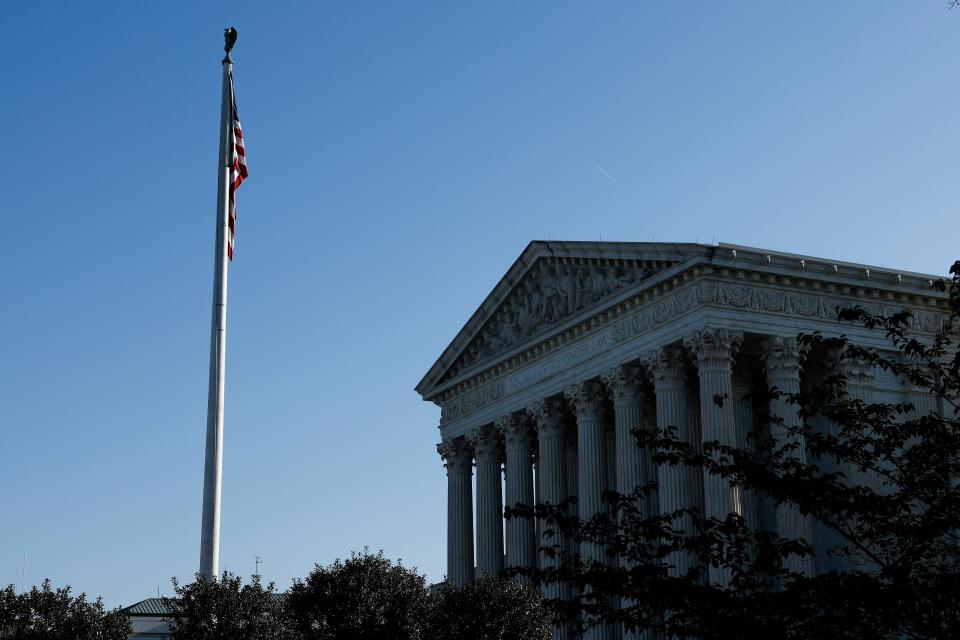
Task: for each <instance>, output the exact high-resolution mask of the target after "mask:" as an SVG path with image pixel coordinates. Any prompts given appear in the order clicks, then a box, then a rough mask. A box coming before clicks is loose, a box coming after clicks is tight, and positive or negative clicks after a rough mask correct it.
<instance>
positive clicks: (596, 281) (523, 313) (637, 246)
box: [417, 241, 708, 395]
mask: <svg viewBox="0 0 960 640" xmlns="http://www.w3.org/2000/svg"><path fill="white" fill-rule="evenodd" d="M707 249H708V247H705V246H703V245H696V244H672V243H670V244H668V243H652V242H651V243H646V242H637V243H629V242H628V243H625V242H543V241H535V242H531V243H530V244H529V245H528V246H527V248H526V250H524V252H523V253H522V254H521V255H520V257H519V258H518V259H517V261H516V262H514V264H513V266H512V267H511V268H510V269H509V270H508V271H507V273H506V275H504V277H503V278H502V279H501V280H500V282H499V283H498V284H497V286H496V287H495V288H494V290H493V291H492V292H491V293H490V294H489V295H488V296H487V298H486V300H484V302H483V304H481V305H480V308H479V309H477V311H476V313H474V314H473V316H472V317H471V318H470V320H469V321H468V322H467V324H466V325H464V327H463V329H461V331H460V332H459V333H458V334H457V336H456V338H454V340H453V342H451V343H450V346H448V347H447V349H446V350H445V351H444V353H443V355H441V356H440V358H439V359H438V360H437V362H436V363H435V364H434V365H433V367H432V368H431V369H430V371H429V372H428V373H427V375H426V376H425V377H424V379H423V380H422V381H421V382H420V384H419V385H417V391H418V392H420V393H421V394H424V395H426V394H428V393H429V391H430V390H431V389H433V388H435V387H438V386H441V385H444V384H445V383H446V382H448V381H450V380H453V379H455V378H458V377H460V376H461V375H463V374H466V373H469V372H471V371H474V370H476V369H478V368H482V367H484V366H487V365H490V364H493V363H495V362H497V361H498V360H499V359H500V358H502V357H503V356H505V355H507V354H509V353H511V352H513V351H515V350H517V349H520V348H523V347H524V346H525V345H528V344H529V343H531V342H536V341H538V340H542V339H543V338H545V337H547V336H549V335H550V334H551V333H552V332H553V331H555V330H557V329H558V328H561V327H563V326H565V325H566V324H567V323H568V322H569V321H572V320H575V319H576V318H578V317H580V316H581V315H586V314H589V313H591V310H595V309H600V308H603V307H604V306H606V305H607V304H608V303H609V302H610V301H612V300H614V299H616V298H619V297H620V295H622V294H624V293H625V292H627V291H628V290H630V289H633V288H636V287H638V286H641V285H642V283H643V282H644V281H645V280H646V279H648V278H649V277H651V276H652V275H654V274H656V273H658V272H660V271H663V270H665V269H668V268H670V267H672V266H673V265H675V264H677V263H679V262H684V261H686V260H688V259H691V258H695V257H697V256H699V255H702V254H703V253H704V251H705V250H707Z"/></svg>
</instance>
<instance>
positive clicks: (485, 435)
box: [467, 427, 502, 462]
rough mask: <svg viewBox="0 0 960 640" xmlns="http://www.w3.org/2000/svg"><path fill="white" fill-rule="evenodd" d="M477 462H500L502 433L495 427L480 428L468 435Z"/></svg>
mask: <svg viewBox="0 0 960 640" xmlns="http://www.w3.org/2000/svg"><path fill="white" fill-rule="evenodd" d="M467 441H468V442H469V443H470V444H471V445H472V447H473V451H474V456H475V457H476V458H477V462H498V461H499V460H500V458H501V457H502V455H501V444H500V432H499V431H497V430H496V429H495V428H493V427H479V428H477V429H474V430H473V431H471V432H470V433H469V434H468V435H467Z"/></svg>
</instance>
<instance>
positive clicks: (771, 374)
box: [762, 336, 814, 575]
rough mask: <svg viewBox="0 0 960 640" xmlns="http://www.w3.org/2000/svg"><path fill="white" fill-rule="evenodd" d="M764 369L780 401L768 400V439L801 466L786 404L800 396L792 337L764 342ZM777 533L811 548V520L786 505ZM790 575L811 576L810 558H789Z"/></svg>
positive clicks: (802, 444) (798, 439)
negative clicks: (798, 539) (801, 540)
mask: <svg viewBox="0 0 960 640" xmlns="http://www.w3.org/2000/svg"><path fill="white" fill-rule="evenodd" d="M762 346H763V354H764V357H765V360H766V368H767V386H769V387H770V388H771V389H772V388H774V387H776V388H777V389H778V390H779V391H780V394H781V395H780V397H778V398H771V400H770V417H771V419H773V420H774V422H773V423H772V424H771V427H770V429H771V436H773V442H774V446H775V447H776V448H778V449H782V448H784V447H791V448H792V449H791V452H790V454H789V457H791V458H793V459H794V460H796V461H797V462H799V463H801V464H806V462H807V450H806V440H805V438H804V436H803V433H802V432H792V433H791V432H790V429H791V428H794V427H800V426H802V421H801V419H800V409H799V407H798V406H797V405H796V404H793V403H790V402H788V400H787V397H786V396H788V395H796V394H798V393H800V348H799V346H798V344H797V339H796V338H794V337H783V336H773V337H771V338H767V339H766V340H764V342H763V345H762ZM776 531H777V535H779V536H780V537H781V538H802V539H803V540H805V541H806V542H807V544H809V545H811V546H813V526H812V523H811V521H810V519H809V518H808V517H806V516H803V515H801V514H800V512H799V511H797V509H796V508H795V507H793V506H791V505H788V504H781V505H779V506H778V507H777V508H776ZM783 564H784V566H785V567H786V568H787V569H789V570H790V571H794V572H796V573H801V574H805V575H813V572H814V571H813V558H812V557H810V556H806V557H802V558H801V557H800V556H796V555H790V556H787V557H786V558H784V559H783Z"/></svg>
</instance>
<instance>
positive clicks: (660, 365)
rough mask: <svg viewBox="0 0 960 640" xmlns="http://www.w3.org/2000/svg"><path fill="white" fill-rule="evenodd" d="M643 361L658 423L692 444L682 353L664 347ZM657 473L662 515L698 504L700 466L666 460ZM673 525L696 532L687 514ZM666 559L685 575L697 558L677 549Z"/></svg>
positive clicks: (675, 573) (672, 571)
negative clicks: (672, 428)
mask: <svg viewBox="0 0 960 640" xmlns="http://www.w3.org/2000/svg"><path fill="white" fill-rule="evenodd" d="M644 364H645V366H646V367H647V370H648V371H650V373H651V375H652V376H653V385H654V394H655V396H656V408H657V426H658V427H659V428H660V429H666V428H667V427H674V428H675V429H676V437H677V439H678V440H681V441H683V442H690V443H693V442H694V438H693V435H694V434H693V430H692V424H691V421H690V415H689V391H688V389H687V374H686V365H685V362H684V359H683V354H682V352H681V351H680V350H679V349H677V348H674V347H664V348H662V349H658V350H656V351H653V352H651V353H649V354H647V356H646V357H645V358H644ZM656 473H657V483H658V484H659V490H658V492H657V493H658V502H659V508H660V513H661V514H665V515H668V514H672V513H675V512H676V511H678V510H680V509H689V508H695V507H698V506H699V504H698V503H699V500H698V494H699V490H698V486H699V485H700V484H701V483H702V482H703V478H702V476H701V475H700V473H699V470H698V469H696V468H695V467H690V466H687V465H685V464H683V463H680V464H669V463H664V464H661V465H658V467H657V470H656ZM674 526H675V527H676V528H678V529H680V530H682V531H685V532H686V533H687V534H691V533H693V524H692V522H691V521H690V518H689V517H687V516H683V517H681V518H680V519H679V520H676V521H675V522H674ZM667 562H668V563H669V564H670V565H671V568H670V575H673V576H682V575H685V574H686V573H687V571H689V570H690V569H691V568H692V567H693V566H694V564H695V558H694V557H693V556H692V555H691V554H688V553H684V552H676V553H673V554H671V555H670V557H669V558H668V559H667Z"/></svg>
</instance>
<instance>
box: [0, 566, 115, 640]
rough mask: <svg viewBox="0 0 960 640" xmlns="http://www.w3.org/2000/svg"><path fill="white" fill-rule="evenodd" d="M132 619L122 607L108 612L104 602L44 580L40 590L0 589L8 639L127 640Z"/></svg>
mask: <svg viewBox="0 0 960 640" xmlns="http://www.w3.org/2000/svg"><path fill="white" fill-rule="evenodd" d="M130 633H131V629H130V621H129V620H128V619H127V617H126V616H125V615H124V614H123V613H122V612H121V611H120V610H119V609H114V610H112V611H105V610H104V607H103V601H102V600H101V599H100V598H97V599H96V600H95V601H93V602H88V601H87V597H86V595H85V594H83V593H81V594H80V595H79V596H76V597H73V596H71V595H70V587H69V586H67V587H59V588H57V589H53V588H52V587H51V586H50V581H49V580H44V581H43V584H42V585H41V586H40V588H39V589H38V588H37V587H32V588H31V589H30V591H29V592H26V593H17V592H16V590H15V589H14V587H13V585H9V586H7V588H6V589H4V590H3V591H0V638H3V639H4V640H126V639H127V637H128V636H129V635H130Z"/></svg>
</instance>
